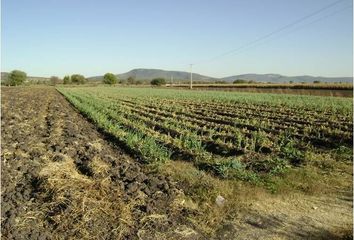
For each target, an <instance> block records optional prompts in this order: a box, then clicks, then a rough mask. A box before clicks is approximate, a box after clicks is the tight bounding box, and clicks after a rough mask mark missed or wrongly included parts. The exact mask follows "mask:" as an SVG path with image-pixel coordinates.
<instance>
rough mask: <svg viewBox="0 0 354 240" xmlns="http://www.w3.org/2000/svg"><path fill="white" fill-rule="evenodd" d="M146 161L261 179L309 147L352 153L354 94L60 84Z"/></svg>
mask: <svg viewBox="0 0 354 240" xmlns="http://www.w3.org/2000/svg"><path fill="white" fill-rule="evenodd" d="M60 91H61V92H62V93H63V94H64V95H65V96H66V97H67V98H68V99H69V101H70V102H71V103H72V104H73V105H74V106H76V107H77V108H78V109H79V110H80V111H81V112H83V113H84V114H85V115H86V116H88V117H89V118H90V119H91V120H93V121H94V122H95V123H96V124H97V125H98V126H99V127H100V128H102V129H104V130H105V131H106V132H108V133H109V134H111V135H112V136H114V137H115V138H116V139H117V140H119V141H120V142H121V143H122V144H124V146H125V147H126V148H127V149H128V150H129V151H131V152H133V153H134V154H136V155H137V156H139V157H141V159H142V161H144V162H148V163H163V162H166V161H169V160H183V161H189V162H193V164H194V166H195V167H197V168H198V169H202V170H205V171H208V172H210V173H212V174H214V175H215V176H218V177H221V178H228V179H241V180H246V181H256V182H258V181H262V179H263V178H264V176H268V175H269V174H270V175H272V174H278V173H282V171H284V170H285V169H286V168H289V167H296V166H301V165H302V164H303V163H304V162H305V157H306V156H305V154H306V153H308V152H309V151H312V152H313V151H315V152H316V151H327V152H331V151H332V152H333V151H344V152H345V151H349V152H350V150H351V145H352V138H353V133H352V132H353V125H352V103H351V100H348V99H340V98H320V97H299V96H275V95H265V94H260V95H254V94H237V95H235V94H230V93H223V92H218V93H208V92H189V91H174V90H158V89H156V90H151V89H129V88H122V89H110V88H75V89H67V88H63V89H61V90H60Z"/></svg>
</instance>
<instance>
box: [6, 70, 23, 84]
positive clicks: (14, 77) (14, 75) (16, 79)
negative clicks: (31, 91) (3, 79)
mask: <svg viewBox="0 0 354 240" xmlns="http://www.w3.org/2000/svg"><path fill="white" fill-rule="evenodd" d="M26 78H27V74H26V73H25V72H22V71H19V70H13V71H12V72H11V73H10V74H9V76H8V79H7V80H8V84H9V85H11V86H17V85H21V84H22V83H23V82H24V81H25V80H26Z"/></svg>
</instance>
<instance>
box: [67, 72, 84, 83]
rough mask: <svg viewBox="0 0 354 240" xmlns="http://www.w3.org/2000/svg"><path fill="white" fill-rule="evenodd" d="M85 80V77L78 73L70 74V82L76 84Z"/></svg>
mask: <svg viewBox="0 0 354 240" xmlns="http://www.w3.org/2000/svg"><path fill="white" fill-rule="evenodd" d="M85 81H86V79H85V77H84V76H82V75H80V74H74V75H71V82H72V83H76V84H84V83H85Z"/></svg>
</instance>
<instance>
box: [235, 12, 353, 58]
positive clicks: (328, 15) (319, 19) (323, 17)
mask: <svg viewBox="0 0 354 240" xmlns="http://www.w3.org/2000/svg"><path fill="white" fill-rule="evenodd" d="M352 7H353V5H350V6H347V7H345V8H341V9H340V10H338V11H335V12H332V13H331V14H327V15H324V16H322V17H320V18H318V19H315V20H314V21H312V22H309V23H306V24H304V25H300V26H299V27H297V28H295V29H293V30H292V31H289V32H287V33H286V34H284V35H280V36H278V37H276V38H272V39H268V41H269V40H274V39H277V38H279V37H284V36H286V35H288V34H290V33H293V32H295V31H298V30H299V29H302V28H304V27H306V26H308V25H311V24H314V23H316V22H319V21H321V20H323V19H325V18H328V17H331V16H334V15H336V14H338V13H340V12H342V11H344V10H347V9H350V8H352ZM268 41H265V42H261V43H258V44H256V45H253V46H249V47H248V48H245V49H240V51H237V52H235V53H233V54H232V55H233V56H234V55H238V54H239V53H242V52H243V51H245V50H246V51H247V50H249V49H251V48H253V47H257V46H259V45H261V44H264V43H267V42H268Z"/></svg>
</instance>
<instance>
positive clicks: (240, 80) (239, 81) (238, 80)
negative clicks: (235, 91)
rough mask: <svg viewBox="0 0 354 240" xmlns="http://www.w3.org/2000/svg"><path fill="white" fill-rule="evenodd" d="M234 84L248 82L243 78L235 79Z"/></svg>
mask: <svg viewBox="0 0 354 240" xmlns="http://www.w3.org/2000/svg"><path fill="white" fill-rule="evenodd" d="M234 83H235V84H241V83H248V81H247V80H243V79H237V80H235V81H234Z"/></svg>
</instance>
